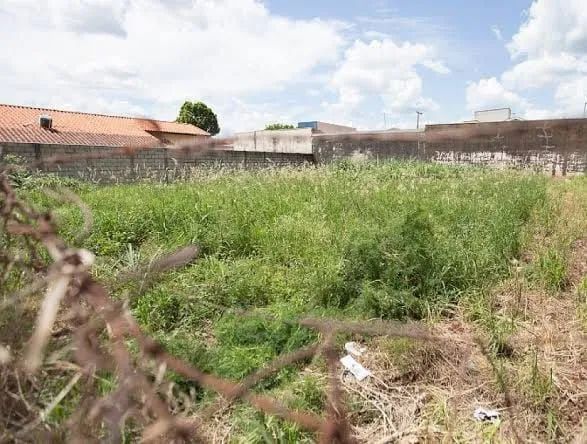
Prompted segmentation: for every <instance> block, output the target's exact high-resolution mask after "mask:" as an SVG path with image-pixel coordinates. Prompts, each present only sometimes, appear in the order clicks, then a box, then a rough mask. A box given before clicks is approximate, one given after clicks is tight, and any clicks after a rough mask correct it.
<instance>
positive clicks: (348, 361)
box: [340, 355, 371, 381]
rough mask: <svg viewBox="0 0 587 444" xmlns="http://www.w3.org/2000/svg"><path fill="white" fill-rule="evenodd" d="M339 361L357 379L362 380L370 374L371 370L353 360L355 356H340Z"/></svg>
mask: <svg viewBox="0 0 587 444" xmlns="http://www.w3.org/2000/svg"><path fill="white" fill-rule="evenodd" d="M340 362H341V364H342V365H343V366H344V367H345V368H346V369H347V370H348V371H350V372H351V373H352V374H353V376H354V377H355V378H357V381H362V380H363V379H365V378H366V377H367V376H371V372H370V371H369V370H367V369H366V368H365V367H363V366H362V365H361V364H359V363H358V362H357V361H355V358H353V357H352V356H351V355H346V356H345V357H344V358H341V359H340Z"/></svg>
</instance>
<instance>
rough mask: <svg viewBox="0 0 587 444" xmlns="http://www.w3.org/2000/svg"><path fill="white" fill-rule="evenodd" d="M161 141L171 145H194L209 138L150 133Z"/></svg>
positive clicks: (158, 132)
mask: <svg viewBox="0 0 587 444" xmlns="http://www.w3.org/2000/svg"><path fill="white" fill-rule="evenodd" d="M150 134H151V135H153V136H154V137H156V138H157V139H159V140H161V141H169V142H170V143H171V144H172V145H181V144H183V143H195V142H198V141H201V140H206V139H209V138H210V136H197V135H192V134H177V133H166V132H160V131H156V132H155V131H153V132H151V133H150Z"/></svg>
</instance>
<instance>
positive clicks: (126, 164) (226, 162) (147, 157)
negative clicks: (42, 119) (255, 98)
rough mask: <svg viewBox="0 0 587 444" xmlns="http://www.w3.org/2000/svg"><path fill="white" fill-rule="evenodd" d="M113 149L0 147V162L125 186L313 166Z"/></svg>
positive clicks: (231, 155)
mask: <svg viewBox="0 0 587 444" xmlns="http://www.w3.org/2000/svg"><path fill="white" fill-rule="evenodd" d="M116 151H117V148H111V147H100V146H95V147H87V146H73V145H71V146H62V145H43V144H14V143H12V144H1V143H0V159H2V158H4V157H5V156H6V155H16V156H19V157H20V158H22V159H24V160H25V161H26V162H27V163H31V162H36V163H37V165H38V170H39V171H42V172H47V173H54V174H56V175H58V176H62V177H73V178H77V179H82V180H90V181H94V182H102V183H112V182H129V181H133V180H140V179H153V180H162V181H169V180H173V179H176V178H181V177H184V176H187V175H189V174H190V173H191V172H192V170H193V169H196V168H212V167H215V168H235V169H237V168H238V169H258V168H270V167H282V166H301V165H306V164H311V163H313V156H312V155H311V154H299V153H258V152H236V151H232V150H211V151H208V152H206V153H195V152H191V153H190V152H184V151H182V150H175V149H173V148H146V149H142V150H139V151H137V152H135V154H133V155H124V154H117V153H116ZM86 153H87V154H90V153H92V154H105V155H106V157H104V158H100V159H91V158H86V159H80V160H77V161H74V162H69V161H68V162H67V163H62V164H49V163H46V164H44V163H43V160H45V161H46V160H48V159H50V158H52V157H54V156H60V157H65V158H67V156H68V155H76V156H80V155H81V157H83V154H86Z"/></svg>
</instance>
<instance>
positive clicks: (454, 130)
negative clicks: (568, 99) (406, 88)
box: [312, 119, 587, 175]
mask: <svg viewBox="0 0 587 444" xmlns="http://www.w3.org/2000/svg"><path fill="white" fill-rule="evenodd" d="M312 148H313V152H314V156H315V158H316V161H317V162H318V163H325V162H331V161H336V160H340V159H385V158H399V159H402V158H403V159H405V158H410V159H420V160H428V161H433V162H439V163H452V164H480V165H494V166H503V167H515V168H530V169H534V170H537V171H545V172H549V173H551V174H562V175H565V174H567V173H585V172H586V171H587V119H556V120H526V121H508V122H492V123H462V124H444V125H427V126H426V128H425V130H424V131H420V132H413V131H410V132H361V133H352V134H350V133H349V134H335V135H316V136H314V137H313V139H312Z"/></svg>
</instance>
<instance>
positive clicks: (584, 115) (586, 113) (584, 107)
mask: <svg viewBox="0 0 587 444" xmlns="http://www.w3.org/2000/svg"><path fill="white" fill-rule="evenodd" d="M585 117H587V101H585V105H584V106H583V118H585Z"/></svg>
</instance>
